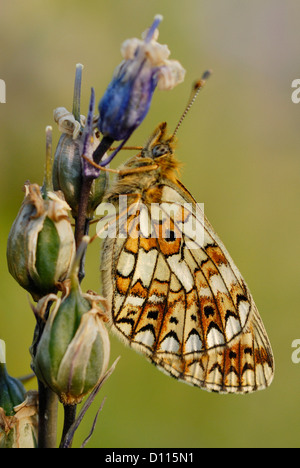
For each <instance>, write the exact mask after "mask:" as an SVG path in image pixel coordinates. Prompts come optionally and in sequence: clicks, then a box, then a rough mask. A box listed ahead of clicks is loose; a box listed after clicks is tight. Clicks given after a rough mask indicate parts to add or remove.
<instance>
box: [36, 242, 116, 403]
mask: <svg viewBox="0 0 300 468" xmlns="http://www.w3.org/2000/svg"><path fill="white" fill-rule="evenodd" d="M81 255H82V250H80V249H79V252H78V256H77V260H76V262H77V263H76V267H75V268H73V269H72V273H71V286H70V287H69V290H66V291H65V292H64V295H63V298H62V299H61V298H59V297H57V296H55V295H53V294H52V295H49V296H48V300H49V301H51V302H53V303H54V305H53V310H51V311H50V315H49V317H48V320H47V322H46V325H45V328H44V331H43V333H42V336H41V339H40V341H39V344H38V346H37V350H36V354H35V356H34V357H33V361H32V368H33V370H34V372H35V373H36V375H37V377H38V378H39V379H40V380H41V381H42V382H43V383H44V384H45V385H46V386H48V387H50V388H51V389H52V390H53V391H54V392H55V393H57V395H58V396H59V399H60V401H61V402H62V403H63V404H68V405H72V404H77V403H79V402H80V401H81V400H82V398H83V397H84V396H85V395H86V394H87V393H89V392H90V391H91V390H92V389H93V388H94V386H95V385H96V384H97V382H98V381H99V380H100V378H101V377H102V376H103V375H104V373H105V371H106V369H107V366H108V361H109V355H110V343H109V337H108V332H107V330H106V327H105V325H104V323H103V322H104V321H105V320H106V315H105V308H106V301H105V300H104V299H103V298H102V297H101V296H97V295H94V294H83V293H82V292H81V290H80V286H79V282H78V279H77V272H78V268H77V264H78V261H79V258H80V256H81ZM40 302H41V304H40V303H38V304H37V307H36V313H37V314H39V308H40V307H41V309H43V310H44V309H45V298H44V299H42V300H41V301H40ZM41 315H43V312H42V311H41Z"/></svg>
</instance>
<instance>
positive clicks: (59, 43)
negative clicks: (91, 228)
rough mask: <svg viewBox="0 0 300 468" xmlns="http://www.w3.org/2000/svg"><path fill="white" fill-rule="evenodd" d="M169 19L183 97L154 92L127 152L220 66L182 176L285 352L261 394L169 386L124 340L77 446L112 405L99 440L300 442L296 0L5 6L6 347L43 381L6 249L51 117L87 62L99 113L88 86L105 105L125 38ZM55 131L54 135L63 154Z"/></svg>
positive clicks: (1, 199)
mask: <svg viewBox="0 0 300 468" xmlns="http://www.w3.org/2000/svg"><path fill="white" fill-rule="evenodd" d="M157 13H160V14H162V15H163V16H164V21H163V22H162V24H161V25H160V42H161V43H167V44H168V45H169V48H170V50H171V58H175V59H178V60H179V61H180V62H181V63H182V65H183V66H184V67H185V69H186V70H187V74H186V79H185V82H184V83H183V84H181V85H179V86H178V87H177V88H175V89H174V90H173V91H171V92H163V91H156V93H155V96H154V99H153V104H152V107H151V110H150V112H149V114H148V116H147V117H146V119H145V121H144V122H143V124H142V125H141V127H140V128H139V129H138V130H137V131H136V132H135V134H134V135H133V136H132V138H131V139H130V144H132V145H141V144H143V143H144V142H145V140H146V139H147V137H148V136H149V134H150V133H151V132H152V130H153V129H154V128H155V126H156V125H157V124H158V123H159V122H160V121H162V120H166V121H167V122H168V123H169V125H170V128H171V129H173V128H174V127H175V125H176V123H177V121H178V118H179V116H180V114H181V112H182V111H183V108H184V106H185V104H186V101H187V99H188V96H189V93H190V87H191V83H192V82H193V81H194V80H195V79H197V78H199V77H200V75H201V74H202V72H203V71H204V70H205V69H207V68H211V69H212V70H213V76H212V77H211V79H210V80H209V82H208V83H207V86H206V87H205V89H204V90H203V91H202V92H201V95H200V96H199V98H198V100H197V101H196V103H195V105H194V106H193V108H192V110H191V112H190V114H189V116H188V117H187V118H186V120H185V122H184V124H183V125H182V127H181V129H180V132H179V135H178V136H179V144H178V151H177V155H178V158H179V159H180V160H181V161H182V162H183V163H184V165H183V171H182V181H183V183H184V184H185V185H186V186H187V188H188V189H189V190H190V191H191V192H192V194H193V195H194V197H195V198H196V199H197V200H198V201H199V202H204V203H205V211H206V214H207V216H208V218H209V219H210V221H211V223H212V224H213V226H214V227H215V229H216V231H217V232H218V234H219V235H220V237H221V238H222V239H223V241H224V243H225V245H226V246H227V248H228V250H229V251H230V253H231V255H232V256H233V258H234V260H235V262H236V264H237V265H238V267H239V269H240V270H241V272H242V274H243V275H244V277H245V279H246V281H247V283H248V285H249V286H250V289H251V291H252V293H253V295H254V298H255V300H256V303H257V306H258V309H259V311H260V313H261V316H262V317H263V320H264V323H265V326H266V328H267V331H268V334H269V337H270V340H271V343H272V346H273V350H274V354H275V360H276V373H275V380H274V382H273V384H272V386H271V387H270V388H269V389H268V390H265V391H263V392H258V393H256V394H252V395H246V396H235V395H229V396H226V395H217V394H210V393H207V392H204V391H201V390H200V389H197V388H193V387H190V386H188V385H185V384H182V383H178V382H176V381H175V380H174V379H171V378H169V377H167V376H166V375H164V374H163V373H161V372H159V371H158V370H157V369H155V367H154V366H152V365H151V364H149V363H148V362H147V361H146V360H145V358H144V357H142V356H140V355H138V354H136V353H135V352H134V351H132V350H130V349H129V348H126V347H125V346H124V345H123V344H122V343H120V342H119V341H118V340H117V339H116V338H115V337H112V339H111V348H112V352H111V362H113V360H114V359H115V358H116V357H117V356H119V355H121V360H120V361H119V363H118V365H117V368H116V370H115V372H114V374H113V375H112V376H111V377H110V379H109V381H108V382H107V383H106V384H105V386H104V388H103V389H102V390H101V392H100V394H98V396H97V399H96V401H95V403H94V404H93V406H92V407H91V408H90V410H89V412H88V414H87V415H86V417H85V419H84V420H83V423H82V425H81V426H80V429H79V430H78V432H77V435H76V437H75V446H79V445H80V443H81V441H82V440H83V439H84V438H85V437H86V436H87V434H88V432H89V429H90V427H91V424H92V421H93V417H94V414H95V411H96V408H98V407H99V406H100V404H101V401H102V399H103V397H104V396H106V397H107V399H106V402H105V405H104V408H103V410H102V412H101V413H100V416H99V419H98V423H97V426H96V429H95V432H94V434H93V436H92V438H91V440H90V442H89V443H88V447H131V448H132V447H161V448H162V447H186V448H192V447H299V445H300V443H299V441H300V434H299V432H300V364H298V365H297V364H293V362H292V360H291V354H292V351H293V348H292V347H291V344H292V341H293V340H294V339H297V338H300V306H299V289H300V285H299V277H300V272H299V263H300V262H299V260H300V247H299V246H300V242H299V238H300V237H299V236H300V216H299V202H300V154H299V148H300V131H299V127H300V104H299V105H296V104H294V103H293V102H292V100H291V94H292V91H293V90H292V88H291V83H292V81H293V80H294V79H296V78H300V62H299V57H300V3H299V0H252V1H251V2H241V1H240V0H226V1H223V0H186V1H185V2H183V1H182V0H165V1H161V0H160V1H158V0H151V1H146V0H131V1H124V0H123V1H122V0H113V1H110V2H107V1H104V0H102V1H101V0H98V1H89V0H87V1H85V2H82V1H79V0H72V1H70V0H65V1H61V0H51V1H50V0H43V1H41V0H40V1H37V0H27V1H26V2H22V1H20V0H14V1H13V2H8V1H7V0H1V5H0V39H1V41H0V43H1V52H0V78H1V79H3V80H5V82H6V87H7V93H6V101H7V102H6V104H0V122H1V125H0V158H1V170H0V203H1V230H0V239H1V257H0V258H1V265H2V268H1V270H0V285H1V286H0V288H1V294H0V338H2V339H4V340H5V341H6V346H7V365H8V370H9V372H10V373H11V374H12V375H13V376H20V375H23V374H26V373H28V372H30V356H29V352H28V348H29V346H30V344H31V340H32V334H33V327H34V318H33V314H32V312H31V309H30V306H29V301H28V298H27V293H26V292H25V291H24V290H22V289H21V288H20V287H19V286H18V285H17V284H16V283H15V281H14V280H13V279H12V277H11V276H10V275H9V273H8V271H7V266H6V240H7V236H8V233H9V230H10V226H11V224H12V222H13V220H14V218H15V216H16V214H17V212H18V210H19V207H20V204H21V202H22V199H23V192H22V186H23V184H24V182H25V181H26V180H27V179H29V180H30V181H31V182H37V183H42V180H43V171H44V154H45V127H46V125H53V127H54V125H55V124H54V122H53V117H52V112H53V109H54V108H56V107H58V106H65V107H67V108H68V109H70V110H71V106H72V96H73V80H74V73H75V65H76V63H78V62H80V63H82V64H84V67H85V68H84V71H83V87H82V109H81V111H82V113H84V114H86V111H87V106H88V100H89V94H90V88H91V86H94V87H95V91H96V97H97V100H98V99H100V98H101V96H102V94H103V93H104V90H105V88H106V86H107V84H108V82H109V81H110V79H111V75H112V73H113V70H114V68H115V66H116V65H117V64H118V63H119V62H120V60H121V56H120V51H119V49H120V44H121V43H122V41H123V40H124V39H126V38H130V37H140V34H141V33H142V32H143V31H144V30H145V29H146V28H147V27H148V26H149V25H150V24H151V22H152V20H153V17H154V15H155V14H157ZM58 138H59V133H58V130H57V128H56V127H54V132H53V145H54V147H55V145H56V142H57V141H58ZM125 156H126V155H125ZM127 157H128V155H127ZM123 159H124V156H123V155H121V156H118V159H117V160H115V161H114V163H113V166H114V167H115V166H116V165H118V164H119V163H120V162H121V161H122V160H123ZM99 251H100V249H99V245H98V244H97V243H95V245H93V246H92V247H91V248H90V250H89V251H88V259H87V276H86V279H85V281H84V283H83V289H88V288H91V289H94V290H96V291H99V288H100V281H99V255H100V253H99ZM32 386H33V387H34V386H35V383H32V384H30V385H28V386H27V388H31V387H32ZM60 424H61V421H60Z"/></svg>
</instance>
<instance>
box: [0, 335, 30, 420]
mask: <svg viewBox="0 0 300 468" xmlns="http://www.w3.org/2000/svg"><path fill="white" fill-rule="evenodd" d="M25 393H26V390H25V388H24V386H23V384H22V382H21V381H20V380H18V379H15V378H14V377H11V376H10V375H9V374H8V372H7V369H6V358H5V342H4V341H3V340H0V407H1V408H2V409H3V410H4V412H5V414H6V415H7V416H11V415H13V414H14V406H17V405H19V404H20V403H22V402H23V401H24V400H25Z"/></svg>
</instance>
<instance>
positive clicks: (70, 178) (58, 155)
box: [52, 114, 108, 218]
mask: <svg viewBox="0 0 300 468" xmlns="http://www.w3.org/2000/svg"><path fill="white" fill-rule="evenodd" d="M71 115H72V114H71ZM98 144H99V140H98V139H97V138H96V136H94V143H93V149H96V148H97V146H98ZM82 148H83V134H82V132H81V133H80V134H79V136H78V137H77V138H76V139H75V140H74V139H73V137H72V136H71V135H69V134H68V133H63V134H62V135H61V137H60V139H59V141H58V145H57V148H56V151H55V155H54V162H53V172H52V182H53V188H54V190H61V191H62V192H63V194H64V196H65V199H66V201H67V203H68V204H69V205H70V207H71V208H72V215H73V216H74V217H75V218H76V216H77V212H78V204H79V199H80V191H81V180H82V157H81V154H82ZM107 185H108V173H107V172H104V171H101V172H100V175H99V177H98V178H97V179H95V180H94V181H93V184H92V187H91V192H90V195H89V204H88V210H87V211H88V217H90V218H93V214H94V211H95V209H96V208H97V206H98V205H99V204H100V203H101V201H102V198H103V195H104V192H105V190H106V188H107Z"/></svg>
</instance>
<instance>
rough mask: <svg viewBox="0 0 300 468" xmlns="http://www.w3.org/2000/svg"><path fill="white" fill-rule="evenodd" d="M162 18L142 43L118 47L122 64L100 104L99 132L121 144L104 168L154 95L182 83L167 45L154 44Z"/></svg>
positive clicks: (135, 41)
mask: <svg viewBox="0 0 300 468" xmlns="http://www.w3.org/2000/svg"><path fill="white" fill-rule="evenodd" d="M161 21H162V16H160V15H157V16H156V17H155V18H154V21H153V23H152V25H151V27H150V28H149V29H148V30H147V31H146V32H145V33H144V35H143V36H142V40H140V39H136V38H133V39H128V40H126V41H125V42H124V43H123V44H122V47H121V53H122V55H123V57H124V60H123V61H122V62H121V63H120V65H119V66H118V67H117V68H116V70H115V72H114V75H113V78H112V81H111V82H110V84H109V86H108V88H107V89H106V92H105V94H104V96H103V97H102V99H101V101H100V103H99V121H98V128H99V130H100V132H101V133H102V135H103V136H104V137H109V138H111V139H112V140H116V141H120V140H122V142H121V145H120V146H119V147H118V148H117V150H115V151H114V152H113V153H112V154H111V155H110V157H109V158H106V159H105V161H102V165H103V166H104V165H106V164H108V163H109V161H111V159H112V158H113V157H114V155H115V154H116V152H117V151H118V150H119V149H120V148H121V147H122V146H123V145H124V143H125V142H126V141H127V140H128V138H129V137H130V135H131V134H132V133H133V131H134V130H135V129H136V128H137V127H138V126H139V125H140V124H141V122H142V121H143V119H144V118H145V116H146V114H147V113H148V110H149V107H150V104H151V99H152V95H153V92H154V90H155V88H156V86H157V87H158V88H159V89H172V88H173V87H174V86H175V85H176V84H178V83H180V82H182V81H183V79H184V74H185V70H184V69H183V68H182V66H181V65H180V63H179V62H178V61H176V60H168V57H169V55H170V51H169V49H168V47H167V45H161V44H159V43H158V42H157V38H158V30H157V26H158V25H159V23H160V22H161Z"/></svg>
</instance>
